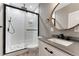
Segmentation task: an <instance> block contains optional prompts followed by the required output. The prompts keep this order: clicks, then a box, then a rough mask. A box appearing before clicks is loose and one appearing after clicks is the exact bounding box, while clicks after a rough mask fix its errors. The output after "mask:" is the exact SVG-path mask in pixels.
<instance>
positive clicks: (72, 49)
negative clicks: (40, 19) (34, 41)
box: [39, 37, 79, 56]
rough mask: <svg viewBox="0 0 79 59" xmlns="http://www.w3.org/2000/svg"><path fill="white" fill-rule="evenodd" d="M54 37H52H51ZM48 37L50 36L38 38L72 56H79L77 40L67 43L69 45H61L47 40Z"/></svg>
mask: <svg viewBox="0 0 79 59" xmlns="http://www.w3.org/2000/svg"><path fill="white" fill-rule="evenodd" d="M53 38H54V37H52V39H53ZM48 39H50V38H47V37H43V38H39V40H41V41H43V42H45V43H47V44H49V45H51V46H54V47H56V48H58V49H60V50H62V51H64V52H66V53H68V54H70V55H72V56H79V42H77V41H73V44H71V45H69V46H64V45H61V44H57V43H55V42H51V41H49V40H48Z"/></svg>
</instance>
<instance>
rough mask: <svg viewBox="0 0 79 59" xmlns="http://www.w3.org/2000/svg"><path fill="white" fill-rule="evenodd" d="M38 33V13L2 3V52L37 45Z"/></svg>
mask: <svg viewBox="0 0 79 59" xmlns="http://www.w3.org/2000/svg"><path fill="white" fill-rule="evenodd" d="M38 35H39V14H38V13H35V12H32V11H29V10H24V9H22V8H17V7H14V6H10V5H6V4H4V36H5V38H4V42H3V43H4V51H3V53H4V54H6V53H11V52H15V51H17V50H21V49H27V48H33V47H37V46H38Z"/></svg>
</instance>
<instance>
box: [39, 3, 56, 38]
mask: <svg viewBox="0 0 79 59" xmlns="http://www.w3.org/2000/svg"><path fill="white" fill-rule="evenodd" d="M55 5H56V4H55ZM55 5H54V4H53V3H41V4H40V13H39V14H40V35H43V36H46V37H50V36H51V31H50V30H51V28H50V26H49V24H48V22H47V18H49V16H50V14H51V12H52V10H53V7H54V6H55Z"/></svg>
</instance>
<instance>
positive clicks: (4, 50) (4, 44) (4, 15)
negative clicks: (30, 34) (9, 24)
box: [3, 4, 39, 55]
mask: <svg viewBox="0 0 79 59" xmlns="http://www.w3.org/2000/svg"><path fill="white" fill-rule="evenodd" d="M6 7H10V8H14V9H18V10H21V11H25V12H29V13H32V14H36V15H37V16H38V36H39V14H38V13H35V12H33V11H29V10H24V9H21V8H18V7H15V6H11V5H7V4H3V55H5V54H9V53H6ZM24 49H26V48H24ZM20 50H23V49H20ZM16 51H19V50H16ZM16 51H12V52H16ZM12 52H10V53H12Z"/></svg>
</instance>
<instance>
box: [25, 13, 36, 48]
mask: <svg viewBox="0 0 79 59" xmlns="http://www.w3.org/2000/svg"><path fill="white" fill-rule="evenodd" d="M24 42H25V48H33V47H37V46H38V15H36V14H33V13H30V12H27V13H25V41H24Z"/></svg>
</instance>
